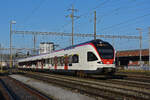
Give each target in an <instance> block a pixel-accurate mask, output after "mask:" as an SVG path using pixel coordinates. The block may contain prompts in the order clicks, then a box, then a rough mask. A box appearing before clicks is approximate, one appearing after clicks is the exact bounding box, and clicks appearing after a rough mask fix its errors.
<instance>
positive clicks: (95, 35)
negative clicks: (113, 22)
mask: <svg viewBox="0 0 150 100" xmlns="http://www.w3.org/2000/svg"><path fill="white" fill-rule="evenodd" d="M94 40H96V11H94Z"/></svg>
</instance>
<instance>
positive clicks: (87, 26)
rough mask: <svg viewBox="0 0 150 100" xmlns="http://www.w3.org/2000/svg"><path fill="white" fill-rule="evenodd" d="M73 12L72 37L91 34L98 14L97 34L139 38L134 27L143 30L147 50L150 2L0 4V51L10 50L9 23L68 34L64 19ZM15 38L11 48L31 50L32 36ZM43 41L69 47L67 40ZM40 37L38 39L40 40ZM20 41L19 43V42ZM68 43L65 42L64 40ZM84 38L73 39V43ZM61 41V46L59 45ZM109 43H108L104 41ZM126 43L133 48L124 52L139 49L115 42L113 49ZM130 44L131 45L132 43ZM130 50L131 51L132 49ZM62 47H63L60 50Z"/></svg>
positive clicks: (10, 0) (12, 0) (22, 0)
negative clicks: (73, 30)
mask: <svg viewBox="0 0 150 100" xmlns="http://www.w3.org/2000/svg"><path fill="white" fill-rule="evenodd" d="M72 4H73V5H74V7H75V8H76V9H78V11H77V12H75V15H76V16H80V18H79V19H77V20H75V33H93V23H94V20H93V17H94V11H95V10H96V11H97V34H104V35H105V34H106V35H108V34H109V35H139V34H138V32H137V31H136V28H137V27H141V28H143V31H144V32H143V38H144V40H143V48H148V41H147V40H148V27H150V6H149V5H150V0H0V12H1V14H0V43H1V44H2V45H3V47H6V48H7V47H9V22H10V20H16V22H17V24H16V25H14V26H13V29H15V30H33V31H49V32H67V33H68V32H69V33H71V23H70V22H71V19H70V18H66V17H65V16H66V15H69V14H70V13H71V11H68V10H67V9H69V8H71V7H72ZM25 37H26V39H24V36H23V37H22V36H20V37H19V36H14V37H13V41H14V42H13V45H15V47H19V46H23V45H24V43H25V45H28V46H32V45H30V44H32V39H30V40H28V39H27V38H29V37H30V38H32V37H31V36H25ZM42 38H43V40H44V39H45V40H47V41H52V42H56V43H57V44H61V45H62V44H63V45H64V44H66V45H64V46H67V45H69V44H70V43H68V42H69V39H68V38H66V37H63V38H62V37H60V38H58V37H56V36H55V37H53V38H52V37H51V38H50V37H42ZM42 38H41V37H39V38H38V39H39V41H40V39H42ZM21 39H22V40H21ZM67 39H68V40H67ZM81 39H82V40H83V39H84V40H85V41H86V40H90V39H91V38H90V39H85V38H78V39H77V38H76V40H75V43H79V42H81ZM24 40H25V41H26V42H25V41H24ZM61 40H64V42H58V41H61ZM106 40H107V41H109V42H112V40H110V39H106ZM118 41H120V44H122V43H124V42H125V43H127V42H128V41H129V42H130V43H132V45H130V46H128V47H127V48H125V49H130V48H131V47H132V46H133V45H134V46H136V47H135V48H138V43H139V41H137V40H136V41H134V40H122V41H121V40H119V39H118V40H115V44H116V45H115V46H117V47H116V48H124V46H126V45H119V44H117V43H118ZM132 41H133V42H132ZM134 46H133V48H134ZM61 47H63V46H61Z"/></svg>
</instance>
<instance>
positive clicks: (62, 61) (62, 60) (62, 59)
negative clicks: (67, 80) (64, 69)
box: [61, 56, 64, 66]
mask: <svg viewBox="0 0 150 100" xmlns="http://www.w3.org/2000/svg"><path fill="white" fill-rule="evenodd" d="M63 63H64V57H63V56H62V57H61V66H63Z"/></svg>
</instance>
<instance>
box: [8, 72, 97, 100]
mask: <svg viewBox="0 0 150 100" xmlns="http://www.w3.org/2000/svg"><path fill="white" fill-rule="evenodd" d="M10 77H12V78H15V79H16V80H19V81H21V82H23V83H25V84H27V85H29V86H31V87H33V88H36V89H37V90H39V91H40V92H42V93H44V94H46V95H48V96H50V97H52V98H54V99H56V100H95V99H94V98H92V97H89V96H85V95H82V94H80V93H77V92H73V91H69V90H66V89H63V88H61V87H58V86H54V85H51V84H48V83H44V82H42V81H39V80H35V79H32V78H28V77H24V76H21V75H10Z"/></svg>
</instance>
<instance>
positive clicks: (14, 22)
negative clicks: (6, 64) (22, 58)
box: [10, 21, 16, 68]
mask: <svg viewBox="0 0 150 100" xmlns="http://www.w3.org/2000/svg"><path fill="white" fill-rule="evenodd" d="M12 24H16V21H10V68H12Z"/></svg>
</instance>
